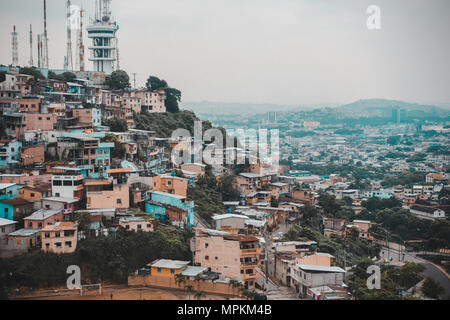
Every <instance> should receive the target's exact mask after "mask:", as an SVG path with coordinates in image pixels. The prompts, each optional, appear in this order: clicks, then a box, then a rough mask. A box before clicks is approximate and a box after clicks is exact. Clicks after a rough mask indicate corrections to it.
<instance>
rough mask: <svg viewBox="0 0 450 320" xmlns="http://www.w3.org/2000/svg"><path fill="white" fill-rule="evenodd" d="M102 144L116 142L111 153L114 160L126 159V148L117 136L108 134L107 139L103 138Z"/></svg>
mask: <svg viewBox="0 0 450 320" xmlns="http://www.w3.org/2000/svg"><path fill="white" fill-rule="evenodd" d="M102 142H114V149H113V150H112V152H111V156H112V157H113V158H120V159H123V158H124V157H125V147H124V146H123V144H122V143H121V142H120V141H119V139H117V137H116V136H115V135H113V134H111V133H107V134H106V135H105V137H104V138H102Z"/></svg>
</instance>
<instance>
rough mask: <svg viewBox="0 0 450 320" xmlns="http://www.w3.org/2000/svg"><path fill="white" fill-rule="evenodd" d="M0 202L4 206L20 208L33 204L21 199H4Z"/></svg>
mask: <svg viewBox="0 0 450 320" xmlns="http://www.w3.org/2000/svg"><path fill="white" fill-rule="evenodd" d="M0 202H3V203H5V204H9V205H12V206H21V205H27V204H32V203H33V202H31V201H28V200H25V199H21V198H17V199H6V200H0Z"/></svg>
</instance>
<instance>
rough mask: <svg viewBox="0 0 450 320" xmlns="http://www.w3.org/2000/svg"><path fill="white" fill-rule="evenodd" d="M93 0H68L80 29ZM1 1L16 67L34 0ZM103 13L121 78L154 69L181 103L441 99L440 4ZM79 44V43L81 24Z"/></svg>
mask: <svg viewBox="0 0 450 320" xmlns="http://www.w3.org/2000/svg"><path fill="white" fill-rule="evenodd" d="M94 2H95V1H94V0H90V1H88V0H84V1H80V0H73V1H72V3H73V4H74V5H80V4H81V3H83V7H84V8H85V9H86V10H87V13H86V18H85V21H84V26H87V25H88V24H89V19H88V17H92V16H93V15H94ZM0 3H1V6H2V13H1V19H0V27H1V39H2V41H3V43H4V44H5V45H4V46H3V50H2V51H1V52H0V63H1V64H10V63H11V62H12V56H11V32H12V30H13V26H14V25H15V26H16V29H17V32H18V34H19V38H18V40H19V64H20V65H24V66H26V65H28V61H29V25H30V23H31V24H32V25H33V32H34V39H33V41H34V46H36V35H37V34H38V33H41V32H43V9H42V7H43V5H42V1H29V0H15V1H6V0H0ZM369 5H377V6H379V7H380V8H381V30H372V31H371V30H368V29H367V27H366V20H367V18H368V16H369V15H368V14H367V13H366V9H367V7H368V6H369ZM47 7H48V9H47V17H48V34H49V60H50V67H51V68H53V69H61V68H62V67H63V64H64V55H65V52H66V22H65V16H66V8H65V7H66V1H61V0H59V1H56V0H47ZM112 12H113V16H114V17H115V19H116V20H117V22H118V24H119V25H120V30H119V31H118V33H117V35H118V38H119V48H120V60H121V62H120V65H121V68H122V69H123V70H126V71H127V72H128V74H129V75H130V78H131V83H133V81H132V77H133V76H132V73H134V72H136V73H137V76H136V80H137V84H138V85H139V86H143V85H145V81H146V78H147V77H148V76H149V75H155V76H158V77H160V78H163V79H165V80H166V81H167V82H168V83H169V84H170V85H171V86H173V87H176V88H178V89H180V90H181V91H182V93H183V101H186V102H187V101H218V102H231V103H233V102H235V103H238V102H239V103H267V104H281V105H317V104H328V103H329V104H344V103H350V102H353V101H356V100H359V99H370V98H384V99H395V100H402V101H408V102H417V103H424V104H435V105H438V106H447V107H448V106H449V105H450V90H449V88H450V61H449V59H448V52H449V51H450V50H449V49H450V43H449V41H448V36H449V30H450V20H449V19H448V12H450V2H449V1H448V0H435V1H433V2H432V3H430V1H426V0H397V1H395V2H394V1H389V0H375V1H374V0H371V1H366V0H348V1H342V0H334V1H331V0H316V1H308V0H283V1H279V2H273V1H268V0H247V1H238V0H191V1H179V0H151V1H148V0H132V1H118V0H113V1H112ZM73 40H74V41H73V50H72V51H73V52H74V53H75V52H76V49H75V45H76V42H75V36H74V35H73ZM84 41H85V47H86V48H87V47H88V46H89V44H90V43H89V42H88V39H87V37H86V32H85V39H84ZM33 51H34V62H35V64H36V62H37V58H36V56H37V50H36V49H35V48H33ZM88 57H89V53H88V52H87V54H86V67H87V70H92V63H91V62H90V61H88Z"/></svg>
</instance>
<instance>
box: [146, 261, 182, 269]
mask: <svg viewBox="0 0 450 320" xmlns="http://www.w3.org/2000/svg"><path fill="white" fill-rule="evenodd" d="M189 263H190V262H189V261H180V260H167V259H159V260H156V261H154V262H152V263H151V264H150V266H151V267H155V268H168V269H181V268H183V267H185V266H187V265H188V264H189Z"/></svg>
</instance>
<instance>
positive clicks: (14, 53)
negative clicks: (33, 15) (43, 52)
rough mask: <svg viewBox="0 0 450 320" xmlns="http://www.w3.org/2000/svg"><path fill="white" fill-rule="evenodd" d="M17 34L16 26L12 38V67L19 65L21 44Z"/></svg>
mask: <svg viewBox="0 0 450 320" xmlns="http://www.w3.org/2000/svg"><path fill="white" fill-rule="evenodd" d="M17 36H18V34H17V32H16V26H14V28H13V32H11V37H12V65H13V66H17V65H19V49H18V48H19V42H18V40H17Z"/></svg>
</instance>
